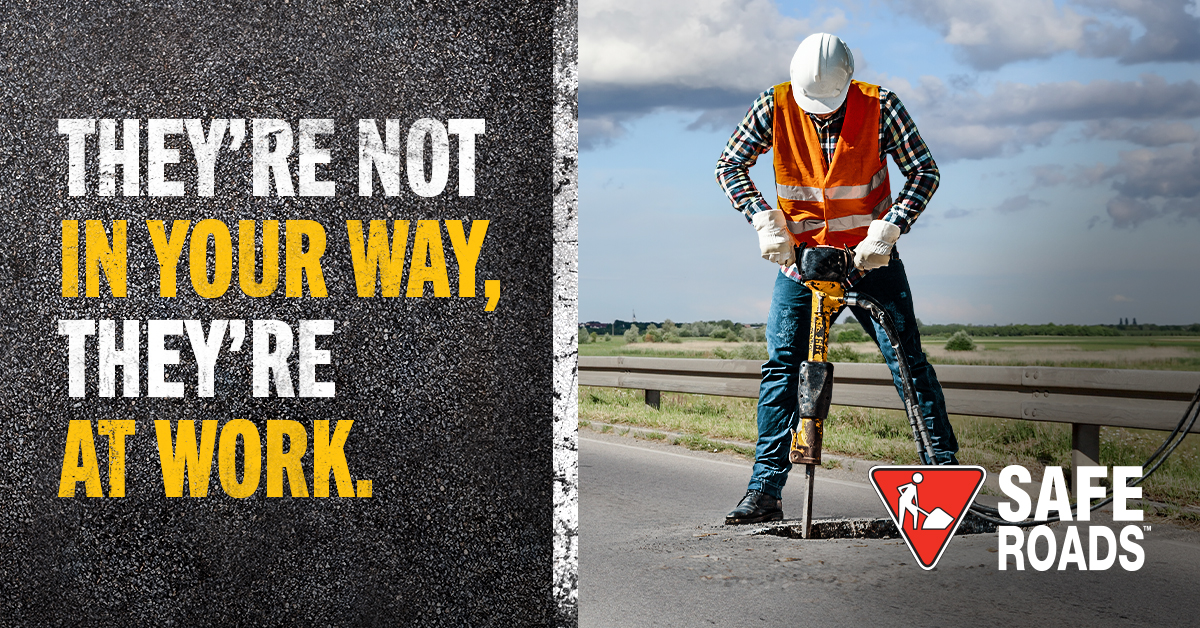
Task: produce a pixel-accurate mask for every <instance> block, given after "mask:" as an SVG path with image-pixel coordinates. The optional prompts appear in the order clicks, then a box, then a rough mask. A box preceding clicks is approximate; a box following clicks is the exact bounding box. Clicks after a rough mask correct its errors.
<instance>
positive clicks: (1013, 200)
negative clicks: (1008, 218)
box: [995, 194, 1046, 214]
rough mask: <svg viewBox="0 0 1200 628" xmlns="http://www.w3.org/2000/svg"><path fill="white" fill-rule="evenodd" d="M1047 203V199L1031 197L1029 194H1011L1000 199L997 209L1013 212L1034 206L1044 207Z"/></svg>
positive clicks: (1002, 211)
mask: <svg viewBox="0 0 1200 628" xmlns="http://www.w3.org/2000/svg"><path fill="white" fill-rule="evenodd" d="M1045 205H1046V201H1042V200H1038V199H1036V198H1030V196H1029V195H1028V194H1021V195H1019V196H1010V197H1008V198H1006V199H1004V200H1003V201H1000V204H999V205H997V206H996V207H995V210H996V211H998V212H1000V213H1002V214H1012V213H1015V212H1019V211H1024V210H1026V209H1030V208H1032V207H1043V206H1045Z"/></svg>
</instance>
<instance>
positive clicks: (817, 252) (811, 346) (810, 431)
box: [788, 246, 1200, 538]
mask: <svg viewBox="0 0 1200 628" xmlns="http://www.w3.org/2000/svg"><path fill="white" fill-rule="evenodd" d="M852 260H853V253H851V251H850V250H849V249H846V248H837V247H833V246H813V247H805V248H804V249H803V250H801V252H800V260H799V262H798V270H799V271H800V276H801V277H802V278H803V279H804V285H805V286H808V288H809V290H812V293H813V295H812V314H811V323H810V327H809V341H808V360H807V361H805V362H803V363H801V365H800V385H799V391H798V392H799V402H800V421H799V425H798V426H797V429H794V430H792V445H791V451H790V453H789V455H788V458H789V460H791V462H792V463H793V464H803V465H804V495H805V497H804V504H803V510H802V514H801V519H800V522H801V526H802V528H803V533H804V538H811V537H812V498H813V488H814V486H813V485H814V480H815V478H816V467H817V465H820V464H821V441H822V439H823V438H824V433H825V432H824V423H825V419H826V418H827V417H828V416H829V406H830V404H831V402H832V400H833V363H831V362H829V361H828V360H827V359H828V356H829V326H830V323H831V321H832V320H833V318H834V317H835V316H837V314H838V313H840V312H841V311H842V308H843V307H846V306H849V307H860V308H862V309H863V310H865V311H866V312H867V313H868V314H869V315H870V316H871V319H872V320H874V321H875V322H876V323H878V324H879V327H880V328H881V329H883V332H884V335H886V336H887V342H888V344H890V345H891V347H892V351H893V352H894V353H895V355H896V361H897V364H898V369H897V370H899V371H900V373H899V375H900V381H901V387H902V389H903V392H904V394H903V399H904V412H905V414H906V415H907V416H908V424H909V427H910V428H911V429H912V435H913V442H914V443H915V444H916V446H917V452H918V455H919V456H920V457H922V458H924V460H925V461H926V464H932V463H934V462H935V458H934V456H933V443H932V441H931V440H930V438H929V430H928V429H927V428H926V426H925V420H924V419H923V418H922V417H921V412H920V410H919V408H920V406H919V404H918V403H917V393H916V390H915V389H914V388H913V381H912V375H911V374H910V373H909V368H908V360H907V359H905V357H904V355H905V354H904V349H903V348H902V347H901V346H900V336H899V334H898V333H897V332H896V328H895V326H894V325H893V324H892V320H891V317H890V316H888V313H887V312H886V311H885V310H884V309H883V307H882V306H880V304H879V302H878V301H876V300H875V299H873V298H871V297H870V296H868V295H865V294H862V293H859V292H854V291H852V290H850V287H851V286H850V277H849V276H850V273H851V272H852V271H853V268H854V266H853V264H852V263H851V262H852ZM1198 418H1200V388H1197V389H1196V393H1195V394H1194V395H1192V400H1191V403H1189V404H1188V406H1187V409H1186V410H1185V411H1184V413H1183V417H1182V418H1181V419H1180V420H1179V423H1178V424H1177V425H1176V426H1175V429H1174V430H1173V431H1172V432H1171V434H1170V435H1169V436H1167V439H1166V440H1165V441H1163V444H1162V445H1161V446H1159V448H1158V449H1157V450H1156V451H1155V452H1154V453H1152V454H1151V455H1150V457H1149V458H1148V459H1147V460H1146V462H1145V463H1144V464H1143V465H1142V467H1143V468H1145V467H1150V469H1149V470H1148V471H1146V472H1145V473H1144V474H1143V475H1142V476H1141V477H1139V478H1136V479H1133V480H1130V482H1129V484H1128V485H1129V486H1137V485H1138V484H1140V483H1141V482H1142V481H1144V480H1145V479H1146V478H1148V477H1150V475H1151V474H1152V473H1154V472H1155V471H1157V470H1158V468H1159V467H1161V466H1162V464H1163V463H1164V462H1165V461H1166V459H1167V458H1168V457H1169V456H1170V455H1171V454H1172V453H1173V452H1174V451H1175V449H1176V448H1177V447H1179V445H1180V443H1182V442H1183V439H1184V438H1185V437H1186V436H1187V435H1188V433H1190V432H1191V430H1192V428H1193V427H1194V426H1195V425H1196V422H1197V419H1198ZM1111 491H1112V489H1109V491H1108V492H1109V495H1108V497H1107V498H1106V499H1104V500H1103V501H1100V502H1097V503H1096V504H1094V505H1092V506H1091V508H1090V510H1096V509H1099V508H1102V507H1104V506H1106V505H1107V504H1109V503H1111V502H1112V496H1111ZM1077 508H1078V504H1073V505H1072V511H1075V510H1076V509H1077ZM970 512H971V514H972V515H974V516H976V517H978V518H980V519H983V520H984V521H987V522H990V523H994V524H996V525H1016V526H1021V527H1028V526H1035V525H1042V524H1046V523H1051V522H1054V521H1058V517H1051V518H1049V519H1046V520H1034V519H1030V520H1027V521H1022V522H1016V523H1014V522H1010V521H1007V520H1005V519H1001V518H1000V511H999V510H997V509H995V508H992V507H990V506H985V505H983V504H972V506H971V509H970Z"/></svg>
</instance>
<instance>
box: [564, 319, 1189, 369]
mask: <svg viewBox="0 0 1200 628" xmlns="http://www.w3.org/2000/svg"><path fill="white" fill-rule="evenodd" d="M652 326H653V327H652ZM763 327H764V326H762V325H741V324H740V323H731V322H729V321H717V322H716V323H711V324H709V323H688V324H686V325H676V324H674V323H672V322H671V321H669V320H668V321H665V322H664V323H663V325H662V326H661V327H660V326H657V325H653V324H651V325H646V326H633V327H630V328H629V329H628V330H627V331H626V332H624V334H622V335H621V336H618V337H614V336H611V335H607V334H599V333H598V332H585V331H581V332H580V344H579V354H580V355H597V356H605V355H643V356H653V357H664V358H707V359H725V360H766V359H767V346H766V342H765V335H764V329H763ZM947 327H959V328H960V329H955V330H954V331H946V330H942V328H947ZM964 327H966V326H962V325H958V326H948V325H929V326H922V328H921V329H922V332H923V333H922V336H921V342H922V348H923V349H924V351H925V355H926V356H927V357H928V359H929V361H930V362H931V363H933V364H986V365H995V366H1065V367H1077V368H1123V369H1143V370H1170V371H1200V334H1196V335H1192V334H1190V332H1186V331H1181V332H1176V333H1181V334H1187V335H1175V336H1168V335H1163V334H1162V333H1156V334H1150V333H1149V331H1138V330H1129V331H1130V333H1129V334H1128V335H1100V334H1096V335H1089V336H1062V335H1044V336H1035V335H1027V336H1017V335H990V336H986V335H982V334H979V335H971V334H970V333H968V332H969V331H970V329H961V328H964ZM1010 327H1019V326H1010ZM1024 327H1029V328H1030V329H1031V330H1041V329H1042V328H1043V327H1045V326H1041V325H1038V326H1024ZM1056 327H1068V326H1066V325H1063V326H1056ZM1141 327H1151V326H1148V325H1143V326H1141ZM1178 327H1181V328H1182V329H1184V330H1187V329H1190V328H1191V327H1192V326H1178ZM1101 328H1102V329H1107V327H1101ZM581 329H582V328H581ZM634 329H637V332H636V333H632V332H633V330H634ZM1114 329H1115V328H1114ZM687 330H691V331H687ZM934 330H942V331H946V333H942V334H933V333H925V332H932V331H934ZM700 331H707V332H708V334H709V335H695V333H697V332H700ZM976 331H978V330H976ZM1117 331H1120V330H1117ZM1134 332H1137V333H1134ZM685 333H686V334H689V335H684V334H685ZM714 333H715V334H716V336H714V335H712V334H714ZM584 336H586V337H587V340H586V341H585V340H584ZM830 338H831V342H830V348H829V351H830V353H829V355H830V360H831V361H833V362H882V361H883V357H882V356H881V355H880V354H879V350H878V349H877V348H876V347H875V344H874V343H873V342H871V340H870V338H868V337H867V335H866V334H865V333H863V331H862V329H861V328H860V327H859V326H858V324H857V323H856V322H853V323H841V324H837V325H834V326H833V327H832V329H831V332H830Z"/></svg>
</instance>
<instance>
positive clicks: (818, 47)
mask: <svg viewBox="0 0 1200 628" xmlns="http://www.w3.org/2000/svg"><path fill="white" fill-rule="evenodd" d="M791 74H792V97H793V98H795V99H796V104H797V105H800V108H801V109H803V110H805V111H807V112H809V113H829V112H830V111H834V110H835V109H837V108H838V107H841V106H842V103H843V102H846V88H847V87H849V86H850V79H851V77H853V76H854V55H853V54H852V53H851V52H850V47H849V46H847V45H846V42H844V41H842V40H841V38H840V37H838V36H837V35H830V34H829V33H816V34H814V35H809V36H808V37H806V38H804V41H802V42H800V47H799V48H796V54H795V55H794V56H793V57H792V68H791Z"/></svg>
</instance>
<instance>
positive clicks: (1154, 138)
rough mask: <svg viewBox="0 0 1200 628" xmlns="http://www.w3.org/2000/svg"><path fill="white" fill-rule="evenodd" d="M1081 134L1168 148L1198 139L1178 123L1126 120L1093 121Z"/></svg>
mask: <svg viewBox="0 0 1200 628" xmlns="http://www.w3.org/2000/svg"><path fill="white" fill-rule="evenodd" d="M1198 1H1200V0H1198ZM1083 134H1084V136H1086V137H1089V138H1096V139H1102V140H1124V141H1126V142H1131V143H1134V144H1139V145H1141V146H1169V145H1171V144H1179V143H1183V142H1194V141H1196V139H1197V137H1200V134H1198V133H1196V129H1195V127H1193V126H1192V125H1191V124H1189V123H1187V122H1180V121H1176V122H1154V123H1151V124H1148V125H1135V124H1132V123H1130V122H1128V121H1126V120H1093V121H1092V122H1089V123H1088V124H1087V126H1085V127H1084V129H1083Z"/></svg>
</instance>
